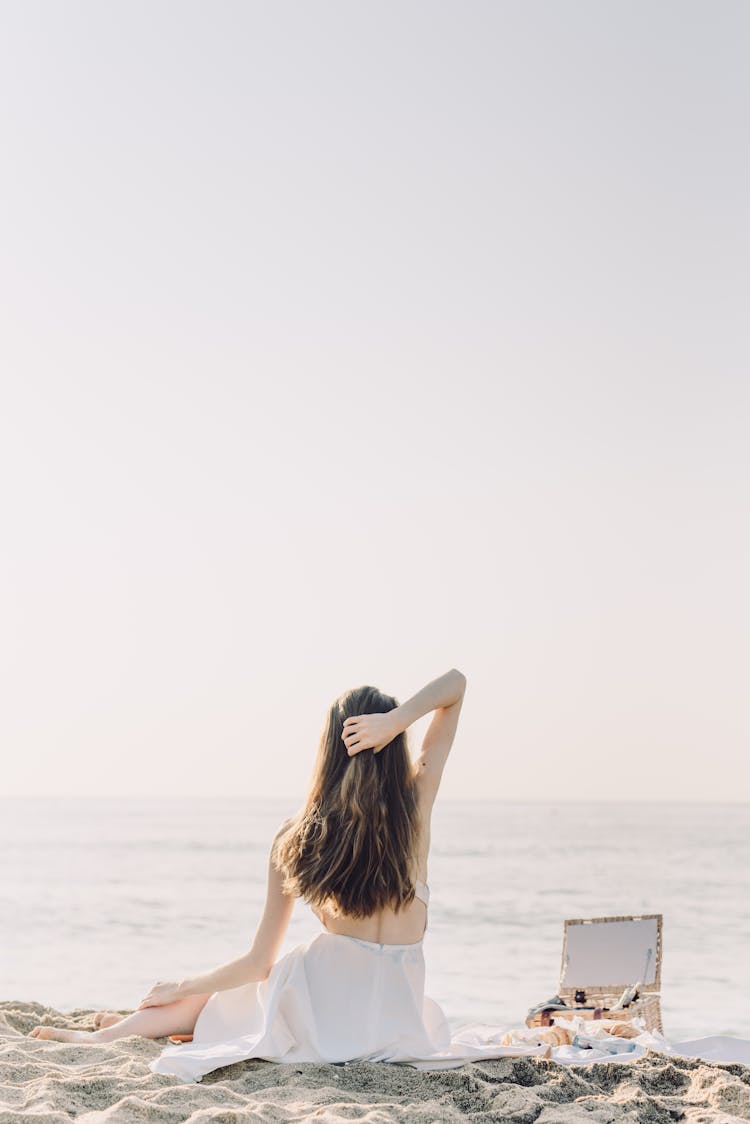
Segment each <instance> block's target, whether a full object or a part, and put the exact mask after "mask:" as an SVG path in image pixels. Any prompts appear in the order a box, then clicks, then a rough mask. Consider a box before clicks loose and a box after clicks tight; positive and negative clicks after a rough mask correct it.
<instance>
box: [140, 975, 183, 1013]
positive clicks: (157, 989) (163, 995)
mask: <svg viewBox="0 0 750 1124" xmlns="http://www.w3.org/2000/svg"><path fill="white" fill-rule="evenodd" d="M184 998H185V996H184V995H183V993H182V991H181V990H180V984H179V983H176V982H175V981H173V980H167V981H165V980H157V981H156V983H155V984H154V986H153V987H152V988H151V990H150V991H149V993H148V995H146V996H144V997H143V999H142V1000H141V1002H140V1003H139V1005H138V1007H137V1008H136V1010H137V1011H142V1010H143V1008H144V1007H163V1006H164V1005H165V1004H166V1003H174V1002H175V1001H176V1000H177V999H184Z"/></svg>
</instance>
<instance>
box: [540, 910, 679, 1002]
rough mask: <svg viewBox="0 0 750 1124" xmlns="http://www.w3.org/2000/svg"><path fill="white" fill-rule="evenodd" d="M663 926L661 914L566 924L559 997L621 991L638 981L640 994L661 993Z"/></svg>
mask: <svg viewBox="0 0 750 1124" xmlns="http://www.w3.org/2000/svg"><path fill="white" fill-rule="evenodd" d="M661 926H662V914H661V913H644V914H641V915H640V916H638V917H591V918H589V919H588V920H583V919H575V920H569V921H565V922H564V923H563V950H562V966H561V968H560V988H559V993H560V995H561V996H566V995H567V994H572V993H574V992H575V991H577V990H579V989H581V988H582V989H583V990H584V991H592V992H605V993H607V994H609V993H611V992H622V991H624V990H625V988H626V987H631V986H632V985H633V984H634V983H636V982H637V981H638V980H640V981H641V992H642V993H643V992H647V991H659V989H660V987H661Z"/></svg>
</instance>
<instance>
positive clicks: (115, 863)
mask: <svg viewBox="0 0 750 1124" xmlns="http://www.w3.org/2000/svg"><path fill="white" fill-rule="evenodd" d="M295 811H296V807H290V806H289V805H288V803H285V802H283V801H259V800H258V801H252V800H244V799H226V800H224V799H193V800H180V799H174V800H160V799H142V800H136V799H116V798H108V799H100V800H94V799H81V800H76V799H39V800H34V799H9V798H6V799H3V800H1V801H0V856H2V858H1V859H0V863H2V867H1V868H0V999H4V1000H8V999H17V1000H24V1001H28V1000H36V1001H37V1002H39V1003H43V1004H45V1005H51V1006H54V1007H56V1008H58V1009H59V1010H61V1011H69V1010H71V1009H72V1008H74V1007H95V1008H130V1009H132V1008H134V1007H136V1006H137V1005H138V1003H139V1002H140V1000H141V999H142V998H143V996H144V995H145V994H146V992H147V991H148V990H149V988H150V987H151V985H152V984H153V983H154V982H155V981H156V980H157V979H162V980H170V979H174V980H178V979H181V978H183V977H185V976H188V975H195V974H198V973H204V972H206V971H209V970H210V969H212V968H215V967H217V966H218V965H219V964H223V963H226V962H227V961H228V960H233V959H234V958H235V957H237V956H239V955H240V954H241V953H243V952H244V951H246V950H247V948H248V947H249V946H250V944H251V942H252V938H253V934H254V932H255V929H256V926H257V924H258V921H259V919H260V916H261V912H262V909H263V902H264V897H265V886H266V876H267V866H268V850H269V846H270V841H271V839H272V837H273V834H274V831H275V830H276V828H277V827H278V825H279V824H280V823H281V822H282V821H283V819H285V818H286V817H287V816H289V815H291V814H292V813H293V812H295ZM749 871H750V804H667V803H639V804H634V803H598V804H593V803H581V804H568V803H565V804H551V803H528V804H522V803H510V802H507V803H506V802H500V801H452V800H449V799H441V798H440V797H439V798H438V801H437V803H436V805H435V809H434V812H433V822H432V846H431V851H430V858H429V866H428V878H429V884H430V890H431V897H430V907H429V919H428V928H427V933H426V936H425V941H424V953H425V961H426V973H427V974H426V984H425V990H426V992H427V994H428V995H430V996H432V998H433V999H435V1000H437V1002H438V1003H440V1005H441V1006H442V1008H443V1010H444V1011H445V1014H446V1016H447V1017H448V1020H449V1022H450V1024H451V1027H452V1028H456V1027H457V1026H459V1025H460V1024H461V1023H464V1022H470V1021H478V1022H485V1023H492V1024H496V1025H498V1026H504V1027H507V1026H510V1025H520V1024H521V1023H522V1022H523V1019H524V1017H525V1015H526V1012H527V1009H528V1008H529V1007H530V1006H532V1005H535V1004H536V1003H539V1002H541V1001H542V1000H545V999H547V998H549V997H550V996H552V995H554V994H555V992H556V991H557V989H558V985H559V978H560V963H561V953H562V937H563V921H564V920H565V919H566V918H586V917H603V916H614V915H618V916H619V915H623V914H626V915H627V914H635V915H638V914H643V913H661V914H663V918H664V920H663V964H662V982H661V990H662V1013H663V1019H664V1032H665V1034H666V1035H667V1037H668V1038H672V1039H675V1040H678V1039H685V1038H693V1037H698V1036H701V1035H708V1034H733V1035H738V1036H740V1037H745V1038H750V1008H749V1007H748V1002H747V997H748V995H750V955H749V953H750V893H748V872H749ZM319 931H320V923H319V922H318V920H317V919H316V918H315V916H314V915H313V914H312V912H311V911H310V909H309V908H308V907H307V906H305V905H304V903H302V902H300V901H298V902H297V903H296V904H295V908H294V913H293V915H292V920H291V923H290V925H289V929H288V931H287V934H286V936H285V939H284V942H283V944H282V947H281V950H280V953H279V955H280V956H283V955H284V953H285V952H288V951H289V949H291V948H292V947H293V946H294V945H296V944H299V943H301V942H304V941H307V940H308V939H309V938H310V937H312V936H313V935H314V934H315V933H317V932H319ZM618 982H619V981H618ZM622 982H623V983H625V982H631V983H632V982H634V981H622Z"/></svg>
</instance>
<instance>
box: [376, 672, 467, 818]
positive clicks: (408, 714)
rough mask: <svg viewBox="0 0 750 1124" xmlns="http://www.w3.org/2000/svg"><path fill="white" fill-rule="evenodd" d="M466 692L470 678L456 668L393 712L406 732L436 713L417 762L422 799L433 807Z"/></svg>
mask: <svg viewBox="0 0 750 1124" xmlns="http://www.w3.org/2000/svg"><path fill="white" fill-rule="evenodd" d="M465 690H466V676H465V675H464V674H463V672H461V671H458V670H457V669H456V668H455V667H454V668H452V669H451V670H450V671H446V673H445V675H441V676H440V677H439V678H438V679H433V680H432V682H430V683H428V684H427V686H426V687H423V688H422V689H421V691H417V693H416V695H412V697H411V698H410V699H407V700H406V702H404V703H402V704H401V706H399V707H396V710H395V711H393V712H392V713H393V715H394V717H395V719H396V722H397V725H398V727H399V728H400V729H401V730H405V729H406V728H407V727H408V726H411V724H412V723H413V722H416V721H417V719H418V718H422V717H423V716H424V715H425V714H429V713H430V711H431V710H434V711H435V713H434V715H433V716H432V721H431V722H430V725H429V726H428V727H427V732H426V733H425V736H424V739H423V741H422V748H421V750H420V752H419V756H418V757H417V759H416V761H415V762H414V768H415V771H416V779H417V783H418V785H419V788H420V791H421V795H422V798H423V799H425V800H426V802H427V804H428V805H429V806H432V804H433V802H434V800H435V797H436V796H437V792H438V788H439V787H440V780H441V778H442V775H443V769H444V768H445V763H446V761H447V760H448V754H449V753H450V751H451V747H452V746H453V740H454V738H455V736H456V729H457V727H458V716H459V714H460V713H461V706H462V704H463V701H464V691H465Z"/></svg>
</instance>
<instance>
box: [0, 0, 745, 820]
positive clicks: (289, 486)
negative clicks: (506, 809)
mask: <svg viewBox="0 0 750 1124" xmlns="http://www.w3.org/2000/svg"><path fill="white" fill-rule="evenodd" d="M0 20H1V22H2V34H1V35H0V104H1V105H2V110H0V145H2V149H1V154H0V160H1V161H2V164H3V169H4V171H3V176H2V183H1V186H0V191H1V192H2V206H0V243H1V245H2V255H1V256H0V317H1V324H0V327H1V330H0V363H1V365H2V369H3V371H4V374H3V375H2V402H1V403H0V471H1V472H2V488H1V489H0V546H1V549H0V597H1V598H2V601H1V602H0V613H1V614H2V621H1V622H0V661H1V663H2V667H1V668H0V675H1V680H2V683H3V687H4V691H3V694H4V696H5V697H4V701H3V703H2V706H0V746H1V747H2V771H1V779H0V786H1V787H2V791H3V793H4V794H6V795H11V796H13V795H17V796H29V795H43V796H57V795H59V796H61V797H62V796H69V795H77V796H90V797H92V798H95V797H101V796H108V795H120V796H148V797H153V798H154V799H157V800H158V799H165V798H172V797H180V796H188V795H190V796H199V795H205V796H207V797H209V796H237V797H240V798H250V797H262V796H269V797H270V796H273V797H283V798H286V797H287V796H288V798H289V800H290V803H291V804H292V805H294V806H296V805H297V804H298V803H299V801H300V800H301V799H303V797H304V794H305V792H306V790H307V786H308V783H309V780H310V775H311V770H312V764H313V760H314V756H315V752H316V748H317V744H318V739H319V736H320V732H321V730H322V726H323V722H324V720H325V715H326V711H327V709H328V707H329V705H330V704H331V703H332V702H333V700H334V699H335V698H336V697H337V696H338V695H339V694H341V693H342V692H343V691H345V690H347V689H349V688H351V687H354V686H359V685H363V684H374V685H376V686H378V687H380V688H381V689H382V690H384V691H386V692H388V693H389V694H394V695H395V696H396V697H397V698H398V699H399V700H400V701H404V700H405V699H406V698H408V697H410V696H411V695H412V694H414V693H415V692H416V691H417V690H419V689H420V688H421V687H422V686H424V685H425V683H427V682H429V681H430V680H432V679H434V678H436V677H437V676H439V675H441V674H443V672H445V671H447V670H449V669H450V668H452V667H457V668H459V669H460V670H461V671H463V673H464V674H465V675H466V677H467V688H466V695H465V700H464V705H463V710H462V716H461V722H460V726H459V730H458V734H457V737H456V741H455V745H454V748H453V752H452V754H451V758H450V759H449V762H448V764H447V766H446V769H445V773H444V781H443V788H442V795H443V797H444V798H446V799H450V798H455V799H458V798H461V799H464V798H483V799H490V798H491V799H501V800H514V801H515V800H518V801H520V800H545V801H555V800H560V801H576V800H597V801H599V800H614V799H628V800H631V799H632V800H646V801H656V800H681V801H695V800H716V801H737V800H747V799H748V798H749V796H750V764H749V761H750V755H749V750H750V717H749V715H748V705H747V679H748V635H750V631H749V626H750V594H749V593H748V573H750V524H749V521H748V499H749V498H750V447H749V443H748V427H749V423H750V380H749V378H748V357H749V356H748V351H749V350H750V348H749V346H748V333H747V327H746V320H747V295H748V291H750V204H749V202H748V201H749V200H750V150H749V149H748V145H747V143H746V131H747V120H748V111H749V110H750V74H749V72H748V68H747V53H748V47H749V46H750V8H749V7H748V5H747V4H746V3H745V2H744V0H737V2H734V0H712V2H710V3H709V2H708V0H706V2H702V3H696V2H695V0H659V2H657V3H654V2H653V0H627V2H625V0H609V2H608V3H606V4H602V3H601V2H600V0H566V2H565V3H557V2H545V3H542V2H540V0H523V2H520V0H519V2H509V0H493V2H485V0H471V2H470V3H466V2H465V0H455V2H453V0H451V2H445V0H398V2H393V0H377V3H376V2H371V0H363V2H361V3H356V4H352V3H351V2H350V0H335V2H334V0H315V2H314V3H309V2H307V0H305V2H302V0H295V2H289V0H274V2H273V3H258V2H254V0H243V2H241V3H240V2H234V0H231V2H229V0H214V2H212V3H211V4H207V3H196V2H195V0H180V2H179V3H178V2H176V0H173V2H172V0H170V2H167V0H147V2H143V0H127V2H124V0H115V2H113V3H109V4H100V3H98V2H96V0H85V2H82V0H67V2H66V3H65V4H58V3H56V2H53V0H46V2H41V0H6V2H5V3H3V5H2V9H1V12H0ZM427 721H428V718H427V717H425V718H423V719H420V721H419V722H417V723H415V724H414V726H413V727H412V728H411V729H410V731H409V738H410V744H411V747H412V750H413V751H416V750H417V749H418V746H419V742H420V739H421V737H422V736H423V733H424V730H425V728H426V725H427Z"/></svg>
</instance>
